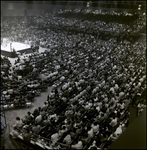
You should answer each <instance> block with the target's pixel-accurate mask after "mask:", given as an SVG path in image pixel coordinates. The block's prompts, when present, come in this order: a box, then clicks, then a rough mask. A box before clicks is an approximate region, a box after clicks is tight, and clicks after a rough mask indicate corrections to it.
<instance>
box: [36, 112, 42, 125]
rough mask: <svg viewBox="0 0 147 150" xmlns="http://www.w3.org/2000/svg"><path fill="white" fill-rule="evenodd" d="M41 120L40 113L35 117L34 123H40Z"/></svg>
mask: <svg viewBox="0 0 147 150" xmlns="http://www.w3.org/2000/svg"><path fill="white" fill-rule="evenodd" d="M41 122H42V115H41V114H40V115H38V116H37V117H36V118H35V123H36V124H41Z"/></svg>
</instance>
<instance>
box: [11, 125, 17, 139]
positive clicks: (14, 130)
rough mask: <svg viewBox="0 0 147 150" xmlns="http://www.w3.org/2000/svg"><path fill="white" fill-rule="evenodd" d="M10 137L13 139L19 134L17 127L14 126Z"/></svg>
mask: <svg viewBox="0 0 147 150" xmlns="http://www.w3.org/2000/svg"><path fill="white" fill-rule="evenodd" d="M9 135H10V137H12V138H13V139H18V136H19V132H18V129H17V128H16V127H15V126H14V127H13V128H12V130H11V132H10V134H9Z"/></svg>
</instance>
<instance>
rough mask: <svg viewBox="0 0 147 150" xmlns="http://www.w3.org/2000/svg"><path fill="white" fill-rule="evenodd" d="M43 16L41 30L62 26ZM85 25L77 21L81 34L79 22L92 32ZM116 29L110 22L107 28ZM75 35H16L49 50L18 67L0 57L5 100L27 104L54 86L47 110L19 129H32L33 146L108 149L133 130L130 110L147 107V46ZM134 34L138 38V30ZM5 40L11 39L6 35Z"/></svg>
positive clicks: (41, 32) (42, 108) (42, 32)
mask: <svg viewBox="0 0 147 150" xmlns="http://www.w3.org/2000/svg"><path fill="white" fill-rule="evenodd" d="M63 12H64V11H63ZM65 12H66V11H65ZM113 13H114V12H113ZM118 14H119V13H116V14H115V15H118ZM102 15H107V14H105V13H104V12H102ZM110 15H113V14H111V13H110ZM44 16H45V18H43V17H44ZM44 16H42V17H35V18H36V20H37V22H36V24H39V23H41V22H43V23H44V20H45V22H48V21H49V24H50V22H54V23H55V22H56V23H59V22H60V19H59V20H58V19H57V18H58V16H57V18H56V19H57V20H56V21H55V20H52V19H50V20H47V14H46V15H44ZM118 16H119V17H121V14H119V15H118ZM53 17H54V16H53ZM39 18H41V19H39ZM50 18H51V17H50ZM67 20H68V21H67ZM73 20H75V19H72V18H70V19H67V18H66V19H65V18H63V25H64V23H65V22H64V21H66V22H68V23H69V24H70V23H72V21H73ZM83 20H84V21H82V20H78V17H77V18H76V23H75V26H77V27H76V28H79V26H78V24H79V23H78V22H81V24H84V26H85V27H86V26H88V24H87V22H88V23H89V24H91V28H92V27H93V25H94V23H93V22H92V21H91V22H90V21H86V19H85V18H84V19H83ZM61 22H62V21H61ZM96 23H99V25H102V24H103V22H101V21H96ZM118 24H119V23H117V24H116V26H117V25H118ZM57 25H58V26H60V24H57ZM113 25H114V23H112V22H111V21H110V23H108V24H106V26H107V27H106V28H108V27H110V26H113ZM135 25H136V26H137V24H135ZM119 26H120V25H119ZM122 26H123V27H124V28H125V27H126V25H122ZM97 27H98V26H97ZM71 28H72V27H71ZM98 28H99V27H98ZM129 28H131V27H129ZM16 29H17V26H16ZM74 29H75V27H73V30H74ZM118 29H119V27H118ZM56 30H57V31H56ZM73 30H71V31H70V32H69V31H67V30H65V31H64V29H63V31H62V30H58V28H55V29H54V30H52V29H45V30H39V29H38V28H30V27H26V28H25V29H21V28H20V30H17V31H16V32H15V34H16V36H17V32H18V33H19V34H20V33H21V35H22V36H23V41H25V40H26V41H27V42H28V41H29V40H30V41H33V40H36V39H37V40H39V41H40V46H41V47H45V48H48V49H47V50H46V51H45V52H42V53H39V52H36V53H33V54H30V55H29V56H28V55H22V56H18V59H17V60H16V62H15V65H14V66H12V65H11V64H10V62H9V60H8V58H7V57H2V56H1V62H2V63H1V67H2V70H3V72H2V73H1V77H2V83H3V86H2V92H3V94H4V96H5V98H6V99H7V97H8V99H11V100H15V99H19V100H25V101H27V100H28V99H29V100H32V98H33V97H34V96H35V95H37V94H39V93H40V92H41V91H43V90H45V89H46V88H47V87H48V86H52V91H51V93H49V95H48V97H47V99H46V101H45V103H44V105H43V106H40V107H39V108H37V109H35V110H34V111H33V112H28V113H27V115H26V117H25V118H22V125H21V127H19V129H20V130H27V131H28V129H29V131H31V132H32V140H35V139H42V140H43V142H42V144H43V145H45V144H46V145H49V146H50V147H52V148H71V149H82V148H92V147H99V148H103V147H108V146H109V144H110V143H111V142H113V141H114V140H115V139H117V138H118V137H119V135H120V134H121V133H122V132H123V131H124V130H125V128H126V127H127V126H128V123H129V110H128V106H129V105H130V104H134V105H137V106H138V107H139V108H140V112H141V111H142V110H143V108H144V107H145V105H146V102H145V96H146V92H145V91H146V69H145V66H146V57H145V56H146V54H145V53H146V51H145V50H146V43H145V41H144V40H143V41H140V42H138V41H133V42H131V41H129V40H127V39H124V38H121V36H120V37H119V38H120V39H119V41H118V40H117V37H111V34H112V33H110V36H109V38H108V39H105V40H102V39H100V38H99V34H97V35H96V34H94V35H93V34H90V33H82V32H79V33H75V32H73ZM79 30H82V29H79ZM91 30H92V29H91ZM120 30H121V28H120ZM132 30H133V31H132V32H133V33H135V26H134V28H132ZM93 31H94V32H95V30H94V29H93ZM124 31H125V30H124ZM124 31H123V32H124ZM97 32H98V31H97ZM115 32H116V30H115ZM118 33H121V31H119V32H118ZM2 35H3V36H4V35H5V36H6V37H7V33H3V34H2ZM5 36H4V37H5ZM130 36H131V35H130ZM12 37H14V36H13V33H12ZM14 40H17V38H16V39H14ZM4 91H7V92H4ZM8 99H7V100H8ZM140 112H139V113H140ZM14 128H15V129H16V126H15V127H14ZM108 139H109V141H108Z"/></svg>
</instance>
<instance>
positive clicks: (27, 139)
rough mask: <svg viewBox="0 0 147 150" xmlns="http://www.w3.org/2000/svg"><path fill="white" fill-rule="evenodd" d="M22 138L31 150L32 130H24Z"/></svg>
mask: <svg viewBox="0 0 147 150" xmlns="http://www.w3.org/2000/svg"><path fill="white" fill-rule="evenodd" d="M22 136H23V140H24V142H25V143H26V145H27V149H29V148H30V140H31V132H30V130H29V129H26V130H24V132H23V134H22Z"/></svg>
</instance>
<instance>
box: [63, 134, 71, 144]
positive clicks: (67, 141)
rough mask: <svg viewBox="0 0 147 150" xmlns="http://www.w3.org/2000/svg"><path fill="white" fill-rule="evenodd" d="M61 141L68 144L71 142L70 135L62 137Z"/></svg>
mask: <svg viewBox="0 0 147 150" xmlns="http://www.w3.org/2000/svg"><path fill="white" fill-rule="evenodd" d="M63 142H64V143H65V144H67V145H69V144H70V143H71V135H70V134H67V135H66V137H65V138H64V139H63Z"/></svg>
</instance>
